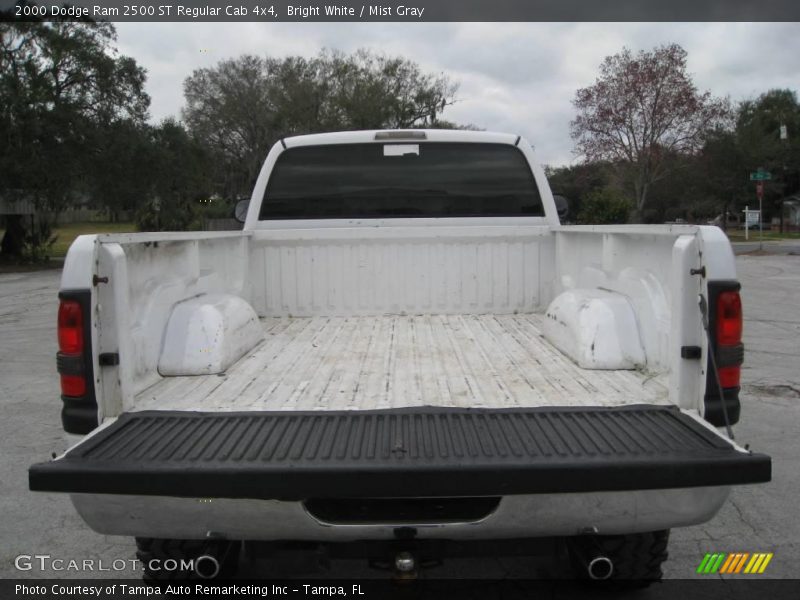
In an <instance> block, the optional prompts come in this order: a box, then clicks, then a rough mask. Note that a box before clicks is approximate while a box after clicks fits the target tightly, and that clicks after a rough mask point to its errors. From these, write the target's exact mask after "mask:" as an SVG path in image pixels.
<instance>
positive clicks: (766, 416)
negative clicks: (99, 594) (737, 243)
mask: <svg viewBox="0 0 800 600" xmlns="http://www.w3.org/2000/svg"><path fill="white" fill-rule="evenodd" d="M737 264H738V271H739V277H740V280H741V282H742V286H743V289H742V298H743V303H744V310H745V333H744V337H745V345H746V351H747V352H746V359H745V360H746V362H745V366H744V369H743V372H742V384H743V389H742V395H741V398H742V417H741V422H740V424H739V425H737V426H736V427H735V434H736V438H737V441H738V442H739V443H740V444H742V445H744V444H749V445H750V446H751V447H752V449H754V450H756V451H759V452H764V453H767V454H770V455H771V456H772V458H773V481H772V482H771V483H769V484H766V485H760V486H747V487H741V488H736V489H734V491H733V492H732V494H731V497H730V499H729V501H728V502H727V503H726V505H725V506H724V508H723V509H722V511H721V512H720V513H719V514H718V515H717V516H716V517H715V518H714V519H713V520H712V521H711V522H709V523H706V524H705V525H701V526H697V527H691V528H685V529H680V530H674V531H673V532H672V538H671V543H670V547H669V552H670V559H669V561H668V562H667V563H666V566H665V574H666V577H667V578H687V577H697V576H696V575H695V569H696V568H697V565H698V564H699V562H700V560H701V559H702V557H703V555H704V554H705V553H706V552H773V553H774V558H773V560H772V562H771V563H770V565H769V568H768V570H767V572H766V574H765V575H764V576H765V577H773V578H793V577H797V571H796V569H797V566H796V565H797V564H799V563H800V561H798V559H800V518H798V514H800V513H798V498H800V436H798V431H800V343H799V342H798V340H800V257H796V256H792V255H784V256H752V255H751V256H747V255H743V256H739V257H738V258H737ZM58 277H59V272H57V271H40V272H35V273H14V274H6V275H0V365H2V371H0V410H1V411H2V416H3V418H2V419H0V448H2V450H1V451H0V482H1V483H2V485H0V515H2V517H0V539H2V540H3V541H4V544H3V545H2V555H1V556H0V577H3V578H12V577H42V576H45V577H65V578H67V577H73V578H78V577H86V576H87V575H88V574H87V573H81V572H74V571H63V572H53V571H51V572H45V573H42V572H40V571H38V570H31V571H19V570H17V569H16V568H15V565H14V563H15V558H16V557H17V556H18V555H20V554H29V555H33V554H49V555H51V556H53V557H61V558H65V559H76V560H84V559H95V560H100V559H102V560H103V561H104V562H106V563H110V562H111V561H114V560H116V559H125V560H130V559H131V558H132V557H133V556H134V545H133V541H132V540H130V539H127V538H116V537H110V536H102V535H98V534H96V533H94V532H92V531H91V530H90V529H89V528H88V527H87V526H85V525H84V523H83V521H82V520H81V519H80V517H79V516H78V515H77V514H76V513H75V511H74V509H73V508H72V505H71V503H70V501H69V498H68V497H66V496H64V495H57V494H41V493H32V492H29V491H28V482H27V468H28V466H29V465H30V464H32V463H34V462H39V461H43V460H47V459H48V458H49V457H50V456H51V455H52V454H53V453H60V452H61V451H63V450H64V440H63V436H62V431H61V424H60V420H59V410H60V400H59V390H58V377H57V374H56V372H55V353H56V336H55V317H56V308H57V299H56V293H57V289H58ZM331 569H332V570H331V571H330V572H329V573H328V575H330V576H334V577H362V576H372V577H374V576H376V574H375V573H374V572H372V571H368V570H367V569H366V567H365V566H364V564H362V563H361V562H360V561H359V562H357V561H336V562H334V564H333V565H332V567H331ZM545 573H546V571H545ZM541 574H542V570H541V565H540V564H539V563H537V561H534V560H529V559H520V558H514V559H502V558H497V559H493V558H489V559H481V560H471V559H459V560H455V559H454V560H452V561H448V562H447V563H446V564H445V565H444V566H443V567H440V568H439V569H437V572H436V576H444V577H461V576H464V577H487V578H498V577H500V578H503V577H505V578H514V577H520V578H526V577H535V576H538V575H541ZM91 575H92V576H95V575H96V576H100V577H138V576H139V575H140V574H139V573H137V572H135V571H133V570H132V569H125V570H121V571H112V572H104V573H93V574H91ZM245 575H247V576H256V575H259V576H269V577H282V576H283V577H286V576H301V577H304V576H310V575H312V573H309V572H307V571H305V570H304V569H303V568H301V567H295V566H291V565H290V566H286V565H266V566H264V565H259V566H258V567H257V568H251V569H250V570H249V571H248V570H247V569H245ZM379 576H380V575H379ZM662 595H663V594H661V593H660V592H659V591H658V587H655V588H651V590H649V591H648V592H647V593H646V596H645V597H651V598H656V597H662Z"/></svg>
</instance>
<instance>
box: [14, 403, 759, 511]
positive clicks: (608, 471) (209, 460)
mask: <svg viewBox="0 0 800 600" xmlns="http://www.w3.org/2000/svg"><path fill="white" fill-rule="evenodd" d="M29 476H30V488H31V489H32V490H37V491H50V492H70V493H92V494H98V493H99V494H137V495H158V496H183V497H224V498H262V499H283V500H301V499H305V498H309V497H315V498H321V497H337V498H354V497H412V496H416V497H418V496H482V495H493V496H496V495H507V494H536V493H558V492H591V491H604V490H606V491H610V490H641V489H659V488H680V487H695V486H727V485H735V484H745V483H759V482H765V481H769V480H770V477H771V461H770V457H768V456H765V455H763V454H754V453H750V452H743V451H741V450H739V449H737V448H735V447H734V446H733V445H732V444H731V443H730V442H728V441H727V440H726V439H725V438H723V437H722V436H720V435H719V434H717V433H716V432H715V431H713V430H711V429H709V428H707V427H705V426H703V425H702V424H700V423H699V422H697V420H695V419H694V418H692V417H691V416H689V415H688V414H684V413H682V412H681V411H679V410H678V409H677V408H674V407H665V406H651V405H648V406H625V407H620V408H552V407H548V408H518V409H503V410H496V409H459V408H434V407H423V408H404V409H390V410H373V411H313V412H290V411H278V412H238V413H220V412H215V413H195V412H184V411H143V412H132V413H124V414H122V415H121V416H120V417H119V418H118V419H117V420H116V421H115V422H114V423H112V424H111V425H109V426H107V427H105V428H104V429H102V430H101V431H98V432H97V433H96V434H95V435H92V436H90V437H88V438H86V439H85V440H84V441H83V442H81V443H80V444H78V445H77V446H75V447H74V448H72V449H71V450H69V451H68V452H67V453H66V454H65V455H63V456H62V457H60V458H58V459H56V460H53V461H50V462H45V463H39V464H36V465H33V466H32V467H31V468H30V472H29Z"/></svg>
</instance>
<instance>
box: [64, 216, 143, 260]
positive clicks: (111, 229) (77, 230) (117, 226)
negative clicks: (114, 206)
mask: <svg viewBox="0 0 800 600" xmlns="http://www.w3.org/2000/svg"><path fill="white" fill-rule="evenodd" d="M134 231H136V224H135V223H102V222H92V223H65V224H64V225H59V226H58V227H55V228H54V229H53V233H54V234H55V235H57V236H58V239H57V240H56V243H55V244H53V256H54V257H60V256H65V255H66V254H67V250H68V249H69V246H70V244H71V243H72V242H73V241H75V238H76V237H78V236H79V235H87V234H91V233H131V232H134Z"/></svg>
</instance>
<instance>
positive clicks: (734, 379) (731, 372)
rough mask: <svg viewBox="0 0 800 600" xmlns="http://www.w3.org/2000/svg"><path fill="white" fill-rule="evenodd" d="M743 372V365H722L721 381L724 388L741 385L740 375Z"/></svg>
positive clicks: (720, 369)
mask: <svg viewBox="0 0 800 600" xmlns="http://www.w3.org/2000/svg"><path fill="white" fill-rule="evenodd" d="M741 372H742V367H741V366H740V365H736V366H735V367H720V368H719V383H720V385H722V387H723V388H734V387H739V377H740V375H741Z"/></svg>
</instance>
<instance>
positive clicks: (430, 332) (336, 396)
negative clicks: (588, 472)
mask: <svg viewBox="0 0 800 600" xmlns="http://www.w3.org/2000/svg"><path fill="white" fill-rule="evenodd" d="M541 318H542V317H541V315H537V314H518V315H417V316H399V315H387V316H378V317H376V316H361V317H308V318H266V319H262V323H263V325H264V341H263V342H262V343H261V344H259V345H258V346H257V347H256V348H254V349H253V350H251V351H250V352H248V353H247V354H246V355H245V356H244V357H242V359H241V360H239V361H238V362H237V363H236V364H235V365H233V366H232V367H231V368H230V369H228V371H227V372H226V373H225V374H224V375H203V376H193V377H165V378H164V379H162V380H161V381H159V382H158V383H156V384H155V385H153V386H151V387H149V388H148V389H146V390H144V391H143V392H141V393H140V394H139V395H138V396H137V397H136V399H135V404H134V410H159V409H160V410H166V409H171V410H196V411H234V410H235V411H244V410H348V409H353V410H355V409H376V408H399V407H407V406H424V405H430V406H451V407H484V408H503V407H509V408H510V407H518V406H525V407H530V406H621V405H625V404H642V403H650V404H667V403H668V399H667V389H666V385H665V378H664V376H658V377H653V376H652V375H647V374H645V373H641V372H637V371H589V370H585V369H581V368H579V367H578V366H576V365H575V364H574V363H573V362H572V361H571V360H570V359H568V358H567V357H566V356H564V355H563V354H561V353H560V352H559V351H558V350H556V349H555V348H553V347H552V346H551V345H550V344H549V343H548V342H547V341H546V340H545V339H544V338H543V337H542V334H541V332H540V327H539V325H540V322H541Z"/></svg>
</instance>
